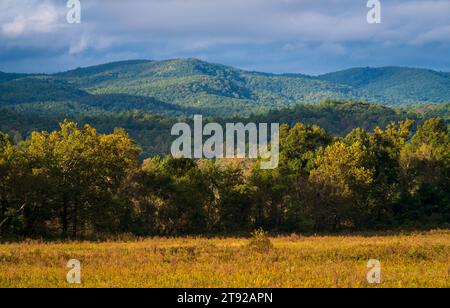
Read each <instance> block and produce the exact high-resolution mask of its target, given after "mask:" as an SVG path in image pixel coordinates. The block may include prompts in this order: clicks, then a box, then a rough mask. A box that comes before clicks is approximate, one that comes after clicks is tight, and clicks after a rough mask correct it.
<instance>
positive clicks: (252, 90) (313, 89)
mask: <svg viewBox="0 0 450 308" xmlns="http://www.w3.org/2000/svg"><path fill="white" fill-rule="evenodd" d="M326 99H332V100H356V101H367V102H369V103H380V104H385V105H396V104H423V103H442V102H450V74H449V73H441V72H436V71H431V70H424V69H412V68H399V67H386V68H355V69H350V70H345V71H340V72H335V73H330V74H326V75H322V76H317V77H313V76H306V75H301V74H283V75H277V74H269V73H259V72H249V71H244V70H241V69H237V68H233V67H230V66H225V65H221V64H212V63H208V62H204V61H200V60H197V59H174V60H165V61H149V60H132V61H121V62H114V63H108V64H103V65H98V66H91V67H87V68H78V69H76V70H72V71H68V72H63V73H58V74H53V75H40V76H39V75H22V74H7V73H0V105H3V106H6V105H8V106H11V105H18V104H28V105H27V106H29V107H30V108H32V106H31V105H29V104H32V103H39V104H40V106H42V104H43V103H49V102H50V103H51V104H47V108H46V109H47V110H49V111H50V110H51V108H52V107H54V108H59V109H60V110H65V109H64V108H66V107H64V108H62V107H61V106H63V105H64V104H60V105H58V104H57V103H58V102H64V103H65V104H66V105H65V106H67V102H70V103H72V107H73V108H72V109H73V110H74V111H76V109H77V108H78V107H77V106H75V105H74V104H73V103H74V102H76V103H77V104H79V107H80V108H81V109H83V110H85V109H86V108H87V107H89V108H97V109H99V110H106V111H130V110H140V111H143V112H150V113H154V114H162V115H180V114H184V115H191V114H192V113H193V112H199V113H202V114H204V115H215V116H222V117H228V116H234V115H250V114H252V113H264V112H267V111H269V110H273V109H280V108H289V107H292V106H295V105H297V104H298V103H317V102H320V101H323V100H326ZM61 108H62V109H61ZM35 109H36V108H35Z"/></svg>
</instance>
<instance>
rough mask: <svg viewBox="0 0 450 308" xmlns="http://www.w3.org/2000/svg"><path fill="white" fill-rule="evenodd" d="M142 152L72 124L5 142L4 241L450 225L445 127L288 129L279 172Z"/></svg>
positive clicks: (0, 194) (0, 162) (0, 165)
mask: <svg viewBox="0 0 450 308" xmlns="http://www.w3.org/2000/svg"><path fill="white" fill-rule="evenodd" d="M286 122H288V121H286ZM413 128H414V129H413ZM141 153H142V150H141V148H140V147H139V146H138V144H137V143H136V142H135V141H134V140H133V139H132V138H131V137H130V136H129V135H128V133H127V132H126V131H125V130H124V129H115V130H114V131H112V132H110V133H100V132H98V131H97V130H96V129H95V128H94V127H93V126H91V125H89V124H83V125H77V124H76V123H75V122H71V121H69V120H65V121H63V122H62V123H60V125H59V128H57V129H55V130H54V131H52V132H37V131H34V132H32V133H31V134H30V136H29V137H28V138H27V139H26V140H24V141H14V138H12V136H9V135H8V134H6V133H2V134H1V135H0V234H1V238H2V240H6V239H22V238H44V239H59V238H62V239H83V238H101V237H103V236H105V237H107V236H110V235H113V234H134V235H142V236H147V235H198V234H201V235H221V234H224V235H225V234H242V233H245V234H247V233H248V232H249V231H253V230H255V229H259V228H261V229H264V230H266V231H269V232H272V233H281V234H289V233H294V232H298V233H318V232H346V231H365V230H394V229H428V228H439V227H442V228H448V227H449V226H450V174H449V173H450V134H449V130H448V123H446V121H445V120H443V119H441V118H429V119H427V120H424V121H422V122H420V123H414V121H412V120H400V121H395V122H394V121H392V122H390V123H388V124H386V125H385V126H383V127H376V128H375V129H373V130H369V129H365V128H354V129H353V130H351V131H350V132H348V133H347V134H345V135H343V136H338V135H335V134H332V133H331V132H328V131H326V130H325V129H323V128H321V127H320V126H317V125H306V124H302V123H290V124H284V125H282V127H281V133H280V165H279V168H278V169H275V170H261V169H260V168H259V167H258V164H259V163H260V162H259V161H258V160H245V159H224V160H216V161H212V160H191V159H174V158H172V157H170V156H157V155H155V156H152V157H150V158H147V159H145V160H144V161H142V160H141V159H140V157H141Z"/></svg>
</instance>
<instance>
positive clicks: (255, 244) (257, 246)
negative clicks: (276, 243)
mask: <svg viewBox="0 0 450 308" xmlns="http://www.w3.org/2000/svg"><path fill="white" fill-rule="evenodd" d="M248 246H249V247H250V248H251V249H253V250H255V251H258V252H267V251H269V250H270V249H272V248H273V244H272V242H271V241H270V238H269V236H268V234H267V232H265V231H264V230H263V229H259V230H255V231H254V232H253V233H252V238H251V239H250V243H249V244H248Z"/></svg>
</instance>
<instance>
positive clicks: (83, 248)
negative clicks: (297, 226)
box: [0, 231, 450, 288]
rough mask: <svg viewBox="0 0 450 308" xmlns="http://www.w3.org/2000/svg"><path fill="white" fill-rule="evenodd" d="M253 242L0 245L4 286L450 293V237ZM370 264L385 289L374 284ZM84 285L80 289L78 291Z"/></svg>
mask: <svg viewBox="0 0 450 308" xmlns="http://www.w3.org/2000/svg"><path fill="white" fill-rule="evenodd" d="M248 242H249V240H248V239H239V238H225V239H203V238H173V239H171V238H167V239H166V238H152V239H143V240H135V241H132V242H107V243H89V242H77V243H39V242H27V243H19V244H3V245H0V287H74V286H73V285H69V284H68V283H67V282H66V274H67V271H68V269H67V268H66V264H67V262H68V261H69V260H70V259H78V260H80V261H81V264H82V284H81V287H178V288H180V287H201V288H203V287H245V288H247V287H276V288H278V287H379V286H381V287H450V276H449V270H450V255H449V253H450V231H433V232H427V233H416V234H409V235H392V236H373V237H364V236H326V237H325V236H324V237H301V236H290V237H277V238H272V242H273V244H274V247H273V248H271V249H270V251H268V252H265V253H259V252H256V251H254V250H251V249H249V248H248ZM369 259H378V260H380V261H381V263H382V283H381V284H380V285H377V286H374V285H369V284H368V283H367V280H366V275H367V272H368V269H367V262H368V260H369ZM78 287H80V286H78Z"/></svg>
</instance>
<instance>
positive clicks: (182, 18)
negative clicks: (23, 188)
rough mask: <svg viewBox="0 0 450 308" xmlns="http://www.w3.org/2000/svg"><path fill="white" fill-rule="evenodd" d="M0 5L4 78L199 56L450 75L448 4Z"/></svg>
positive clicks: (256, 66) (309, 70) (148, 1)
mask: <svg viewBox="0 0 450 308" xmlns="http://www.w3.org/2000/svg"><path fill="white" fill-rule="evenodd" d="M367 1H368V0H127V1H123V0H107V1H106V0H80V3H81V23H80V24H69V23H68V22H67V19H66V15H67V13H68V11H69V9H68V8H67V6H66V5H67V0H0V71H6V72H28V73H52V72H59V71H65V70H68V69H73V68H77V67H85V66H90V65H95V64H101V63H106V62H112V61H119V60H129V59H150V60H163V59H172V58H180V57H183V58H185V57H186V58H187V57H193V58H199V59H202V60H205V61H210V62H214V63H222V64H226V65H232V66H235V67H239V68H243V69H247V70H255V71H263V72H273V73H304V74H311V75H317V74H322V73H327V72H332V71H337V70H341V69H347V68H350V67H366V66H371V67H380V66H409V67H421V68H430V69H435V70H440V71H450V56H449V55H450V0H380V3H381V23H380V24H369V23H368V22H367V13H368V12H369V10H370V9H369V8H368V7H367Z"/></svg>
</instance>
